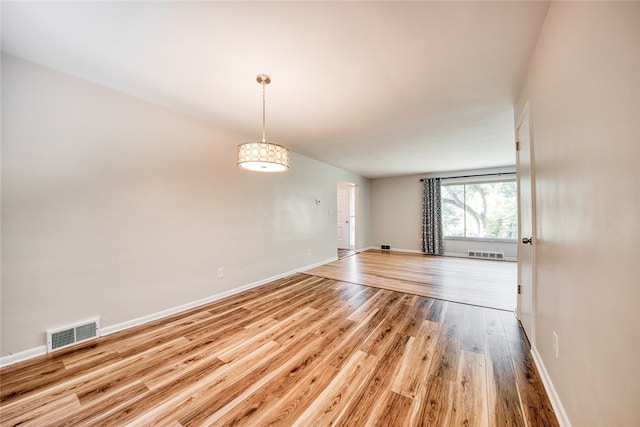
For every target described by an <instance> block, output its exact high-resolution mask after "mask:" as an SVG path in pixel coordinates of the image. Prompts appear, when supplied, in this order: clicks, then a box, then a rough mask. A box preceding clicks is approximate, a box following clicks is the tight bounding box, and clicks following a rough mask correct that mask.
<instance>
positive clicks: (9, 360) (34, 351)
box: [0, 256, 338, 367]
mask: <svg viewBox="0 0 640 427" xmlns="http://www.w3.org/2000/svg"><path fill="white" fill-rule="evenodd" d="M337 259H338V257H337V256H336V257H333V258H329V259H325V260H324V261H320V262H317V263H314V264H311V265H307V266H305V267H301V268H298V269H295V270H291V271H287V272H285V273H281V274H277V275H275V276H271V277H268V278H266V279H262V280H258V281H256V282H253V283H249V284H248V285H244V286H240V287H238V288H234V289H231V290H228V291H224V292H220V293H218V294H215V295H211V296H208V297H206V298H202V299H199V300H196V301H192V302H188V303H186V304H182V305H179V306H176V307H171V308H168V309H166V310H162V311H159V312H157V313H152V314H149V315H146V316H142V317H138V318H136V319H132V320H128V321H126V322H122V323H118V324H115V325H111V326H103V327H102V328H101V330H100V331H101V333H100V336H106V335H110V334H113V333H116V332H120V331H123V330H125V329H129V328H133V327H135V326H140V325H143V324H145V323H148V322H152V321H154V320H158V319H161V318H163V317H167V316H170V315H172V314H176V313H180V312H182V311H186V310H189V309H191V308H195V307H198V306H201V305H204V304H208V303H210V302H213V301H217V300H220V299H222V298H226V297H228V296H231V295H235V294H238V293H240V292H244V291H246V290H249V289H253V288H257V287H259V286H262V285H265V284H267V283H270V282H273V281H274V280H278V279H282V278H283V277H287V276H291V275H292V274H295V273H298V272H302V271H306V270H310V269H312V268H315V267H319V266H321V265H324V264H328V263H330V262H333V261H336V260H337ZM44 354H47V346H46V345H43V346H39V347H35V348H31V349H29V350H25V351H21V352H19V353H16V354H10V355H8V356H4V357H0V367H3V366H6V365H12V364H14V363H17V362H23V361H25V360H29V359H33V358H34V357H38V356H42V355H44Z"/></svg>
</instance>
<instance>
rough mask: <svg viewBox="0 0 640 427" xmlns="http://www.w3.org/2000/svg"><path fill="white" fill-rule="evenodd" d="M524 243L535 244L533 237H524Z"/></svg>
mask: <svg viewBox="0 0 640 427" xmlns="http://www.w3.org/2000/svg"><path fill="white" fill-rule="evenodd" d="M522 243H523V244H525V245H533V237H523V238H522Z"/></svg>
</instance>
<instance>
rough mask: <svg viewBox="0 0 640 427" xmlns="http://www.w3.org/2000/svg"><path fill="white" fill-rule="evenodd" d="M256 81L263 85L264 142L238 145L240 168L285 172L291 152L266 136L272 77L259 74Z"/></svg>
mask: <svg viewBox="0 0 640 427" xmlns="http://www.w3.org/2000/svg"><path fill="white" fill-rule="evenodd" d="M256 81H257V82H258V83H260V84H261V85H262V140H261V141H260V142H245V143H244V144H240V145H238V167H239V168H240V169H246V170H250V171H255V172H285V171H287V170H288V169H289V150H288V149H287V148H286V147H283V146H282V145H278V144H274V143H272V142H268V141H267V138H266V134H265V123H266V119H265V117H266V116H265V86H266V85H268V84H269V83H271V77H269V76H268V75H266V74H258V75H257V76H256Z"/></svg>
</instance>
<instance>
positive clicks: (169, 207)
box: [0, 55, 369, 356]
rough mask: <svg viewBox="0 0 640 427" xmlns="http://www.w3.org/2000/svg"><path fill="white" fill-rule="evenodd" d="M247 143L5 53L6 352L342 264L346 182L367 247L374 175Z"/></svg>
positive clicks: (3, 302)
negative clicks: (246, 156) (258, 153)
mask: <svg viewBox="0 0 640 427" xmlns="http://www.w3.org/2000/svg"><path fill="white" fill-rule="evenodd" d="M247 138H249V139H250V138H251V136H246V135H237V134H234V133H232V132H229V131H225V130H222V129H218V128H215V127H213V126H211V125H209V124H206V123H204V122H201V121H198V120H196V119H193V118H190V117H187V116H184V115H181V114H178V113H175V112H172V111H169V110H167V109H164V108H161V107H159V106H156V105H153V104H149V103H146V102H143V101H140V100H138V99H135V98H132V97H130V96H127V95H124V94H121V93H118V92H115V91H111V90H108V89H105V88H103V87H100V86H97V85H94V84H91V83H88V82H85V81H82V80H79V79H76V78H73V77H70V76H67V75H64V74H61V73H58V72H55V71H53V70H50V69H47V68H44V67H41V66H38V65H35V64H32V63H29V62H26V61H23V60H20V59H17V58H14V57H11V56H7V55H3V57H2V292H1V297H2V298H1V321H2V326H1V327H2V329H1V330H2V339H1V346H2V348H1V349H0V356H6V355H9V354H14V353H16V352H22V351H25V350H29V349H33V348H36V347H39V346H42V345H43V344H44V335H43V333H44V331H45V330H46V329H47V328H50V327H55V326H60V325H64V324H67V323H69V322H74V321H76V320H82V319H85V318H87V317H91V316H95V315H98V316H100V318H101V321H102V326H103V327H108V326H110V325H118V324H122V323H123V322H127V321H130V320H132V319H136V318H138V317H141V316H146V315H150V314H152V313H156V312H159V311H162V310H166V309H170V308H172V307H176V306H179V305H182V304H188V303H190V302H193V301H196V300H199V299H202V298H206V297H209V296H211V295H215V294H218V293H221V292H225V291H228V290H231V289H234V288H238V287H241V286H244V285H247V284H250V283H253V282H256V281H260V280H263V279H265V278H269V277H273V276H276V275H279V274H282V273H285V272H288V271H293V270H296V269H299V268H301V267H304V266H308V265H312V264H314V263H318V262H321V261H325V260H328V259H332V258H335V257H336V211H335V210H336V197H337V196H336V186H337V182H338V181H348V182H352V183H355V184H357V185H358V186H359V190H360V216H361V218H360V227H359V230H360V235H359V236H358V241H359V242H360V244H362V245H364V246H368V229H369V222H368V213H369V183H368V180H366V179H363V178H361V177H359V176H357V175H355V174H352V173H349V172H347V171H344V170H340V169H338V168H335V167H333V166H329V165H327V164H324V163H321V162H318V161H315V160H312V159H309V158H307V157H304V156H300V155H297V154H295V153H293V155H292V162H291V163H292V166H291V170H290V171H289V172H287V173H285V174H257V173H251V172H246V171H241V170H239V169H238V168H237V167H236V164H235V156H236V146H237V144H238V143H241V142H244V141H246V140H247ZM316 199H319V200H320V201H321V204H320V205H316V203H315V200H316ZM309 249H310V250H311V255H308V250H309ZM218 267H224V278H222V279H218V278H217V269H218Z"/></svg>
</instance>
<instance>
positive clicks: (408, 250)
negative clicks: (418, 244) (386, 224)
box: [363, 246, 424, 254]
mask: <svg viewBox="0 0 640 427" xmlns="http://www.w3.org/2000/svg"><path fill="white" fill-rule="evenodd" d="M369 249H373V250H377V251H381V250H385V251H386V250H388V251H389V252H406V253H410V254H423V253H424V252H422V251H418V250H415V249H402V248H394V247H391V249H380V246H369V247H368V248H366V249H363V251H368V250H369Z"/></svg>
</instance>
